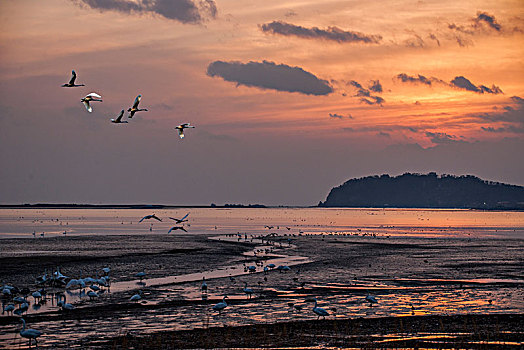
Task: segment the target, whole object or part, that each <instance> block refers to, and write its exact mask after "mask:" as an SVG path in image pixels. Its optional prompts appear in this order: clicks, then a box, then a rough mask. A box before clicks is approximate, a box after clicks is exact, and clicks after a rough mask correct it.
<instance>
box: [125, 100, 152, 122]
mask: <svg viewBox="0 0 524 350" xmlns="http://www.w3.org/2000/svg"><path fill="white" fill-rule="evenodd" d="M141 99H142V95H138V96H137V97H136V98H135V102H134V103H133V107H131V108H129V109H128V110H127V111H128V112H130V113H129V116H128V118H133V116H134V115H135V113H136V112H142V111H145V112H147V109H145V108H142V109H140V108H138V104H139V103H140V100H141Z"/></svg>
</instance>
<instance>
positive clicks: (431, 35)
mask: <svg viewBox="0 0 524 350" xmlns="http://www.w3.org/2000/svg"><path fill="white" fill-rule="evenodd" d="M428 38H430V39H431V40H435V41H436V42H437V45H438V46H440V40H438V38H437V36H436V35H435V34H431V33H430V34H429V36H428Z"/></svg>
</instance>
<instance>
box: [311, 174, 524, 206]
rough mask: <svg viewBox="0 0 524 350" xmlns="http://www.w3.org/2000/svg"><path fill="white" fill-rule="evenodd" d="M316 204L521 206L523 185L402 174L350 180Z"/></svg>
mask: <svg viewBox="0 0 524 350" xmlns="http://www.w3.org/2000/svg"><path fill="white" fill-rule="evenodd" d="M318 206H319V207H375V208H377V207H378V208H383V207H386V208H387V207H392V208H464V209H504V210H509V209H518V210H522V209H524V187H523V186H516V185H508V184H503V183H499V182H492V181H484V180H482V179H479V178H478V177H476V176H472V175H464V176H454V175H437V174H436V173H434V172H432V173H429V174H416V173H414V174H412V173H405V174H403V175H399V176H396V177H392V176H389V175H387V174H386V175H380V176H379V175H375V176H367V177H362V178H358V179H351V180H348V181H346V182H345V183H344V184H342V185H340V186H338V187H334V188H333V189H331V191H330V192H329V195H328V196H327V199H326V201H325V202H320V203H319V204H318Z"/></svg>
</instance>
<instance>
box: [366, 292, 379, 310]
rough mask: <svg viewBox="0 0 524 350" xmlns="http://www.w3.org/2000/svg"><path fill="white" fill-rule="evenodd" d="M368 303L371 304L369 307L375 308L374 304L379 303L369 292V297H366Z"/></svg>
mask: <svg viewBox="0 0 524 350" xmlns="http://www.w3.org/2000/svg"><path fill="white" fill-rule="evenodd" d="M366 301H367V302H368V303H369V306H370V307H371V306H373V304H377V303H378V301H377V298H375V297H374V296H372V295H370V294H369V292H368V295H366Z"/></svg>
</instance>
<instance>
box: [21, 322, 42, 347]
mask: <svg viewBox="0 0 524 350" xmlns="http://www.w3.org/2000/svg"><path fill="white" fill-rule="evenodd" d="M20 320H21V321H22V323H23V324H24V327H23V328H22V330H21V331H20V335H21V336H22V337H23V338H26V339H29V347H31V340H32V339H34V340H35V344H36V346H37V347H38V342H37V340H36V338H38V337H39V336H41V335H42V334H43V333H42V332H40V331H37V330H36V329H32V328H28V329H25V320H24V319H23V318H21V319H20Z"/></svg>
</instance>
